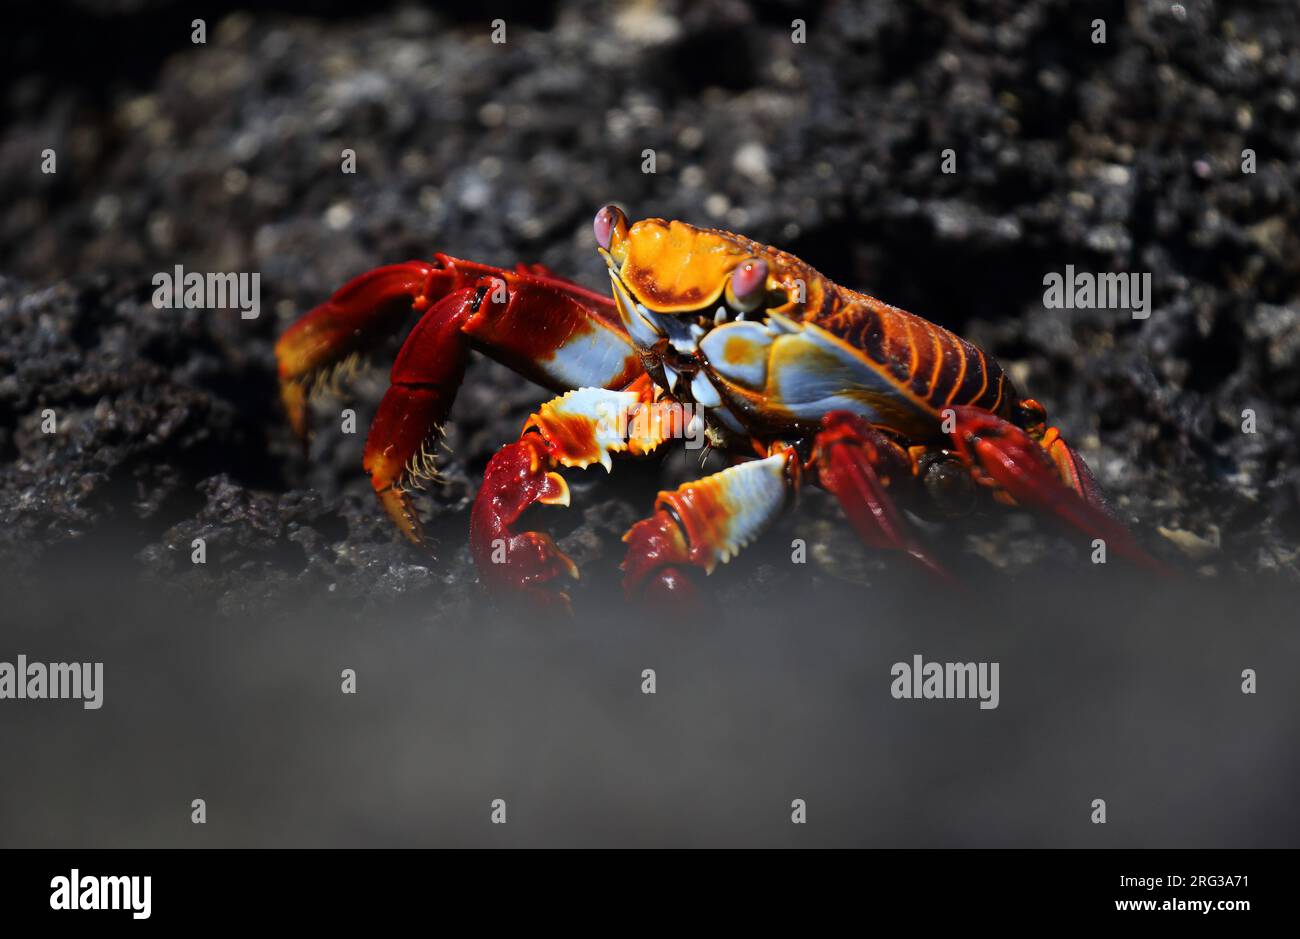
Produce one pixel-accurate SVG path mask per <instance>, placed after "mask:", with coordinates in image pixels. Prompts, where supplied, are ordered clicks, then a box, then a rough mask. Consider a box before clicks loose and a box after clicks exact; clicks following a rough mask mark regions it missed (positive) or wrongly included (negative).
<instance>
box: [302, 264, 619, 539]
mask: <svg viewBox="0 0 1300 939" xmlns="http://www.w3.org/2000/svg"><path fill="white" fill-rule="evenodd" d="M412 309H414V310H416V311H423V312H424V315H423V316H422V317H421V319H420V321H419V323H418V324H417V325H416V326H415V328H414V329H413V330H412V331H411V333H410V335H408V336H407V338H406V340H405V342H404V343H403V345H402V349H401V351H400V352H399V353H398V356H397V359H396V361H395V362H394V364H393V371H392V376H391V381H392V384H391V387H390V388H389V390H388V392H387V394H385V395H384V399H383V401H382V402H381V403H380V406H379V411H378V413H377V414H376V416H375V420H374V423H373V424H372V425H371V428H370V435H369V437H368V438H367V440H366V449H365V467H366V471H367V472H368V473H369V474H370V477H371V482H372V484H373V485H374V488H375V492H376V493H377V494H378V496H379V500H380V502H381V503H382V505H383V506H384V509H385V511H386V512H387V513H388V515H389V517H390V518H392V520H393V521H394V523H395V524H396V525H397V526H398V528H399V529H400V530H401V531H402V533H403V534H405V535H406V537H407V538H409V539H410V540H411V541H414V542H422V541H423V538H424V535H423V531H422V529H421V526H420V523H419V519H418V518H417V517H416V514H415V512H414V509H413V507H412V503H411V500H410V497H409V495H408V493H407V489H408V488H409V486H410V485H411V484H413V483H417V482H418V481H419V480H420V479H422V478H427V477H429V476H431V475H432V474H433V467H432V463H431V457H430V455H429V453H428V446H429V444H430V443H431V442H432V441H433V440H434V439H436V438H437V436H438V435H439V433H440V431H441V424H442V422H443V421H445V420H446V418H447V414H448V412H449V411H450V409H451V406H452V403H453V401H454V400H455V397H456V392H457V390H458V389H459V386H460V382H461V380H462V378H463V377H464V370H465V364H466V360H467V357H468V353H469V351H470V350H471V349H477V350H479V351H482V352H484V353H485V354H487V355H489V356H491V357H492V358H495V359H497V360H498V361H500V362H503V363H505V364H506V365H509V366H510V367H512V368H513V369H515V370H516V371H517V372H519V373H520V374H522V375H523V376H525V377H526V378H529V379H531V380H533V381H535V382H538V383H539V384H542V385H545V386H547V387H549V388H553V389H555V390H557V391H559V390H563V389H566V388H571V387H576V386H580V385H592V384H595V385H601V386H604V387H622V386H625V385H627V384H629V383H630V382H632V381H633V380H635V379H636V378H637V377H638V376H639V375H641V374H643V372H642V370H641V365H640V359H639V357H638V356H637V354H636V350H635V349H634V348H633V347H632V344H631V342H630V341H629V340H628V338H627V335H626V334H625V333H624V332H623V330H622V327H621V326H620V325H619V323H618V319H617V314H616V313H615V312H614V307H613V302H612V301H610V300H609V299H608V298H604V297H601V296H600V295H598V294H595V293H593V292H591V291H589V290H587V289H585V288H583V287H581V286H579V285H578V284H574V283H572V282H570V281H566V280H562V279H560V278H558V277H555V276H554V275H552V274H550V273H549V272H548V271H546V270H545V269H544V268H541V267H539V266H533V267H527V266H525V265H520V266H519V268H518V269H517V270H515V271H505V270H501V269H499V268H494V267H488V266H486V265H482V264H475V263H473V262H470V261H461V260H457V259H455V258H451V257H448V256H446V255H437V256H436V258H435V260H434V261H433V262H430V263H426V262H422V261H411V262H408V263H406V264H396V265H391V266H389V267H383V268H378V269H376V270H374V271H371V272H369V273H367V274H363V275H361V276H360V277H357V278H355V279H354V280H352V281H351V282H349V283H348V284H347V285H345V286H344V287H343V288H342V289H340V290H339V291H338V292H337V293H335V294H334V296H333V297H331V298H330V300H329V301H327V302H326V303H324V304H322V305H321V306H319V307H317V308H316V309H314V310H312V311H311V312H310V313H308V314H307V315H306V316H304V317H303V318H302V319H301V320H299V321H298V322H297V323H295V324H294V325H293V326H292V327H291V328H290V329H289V330H288V331H287V332H286V333H285V335H284V336H282V337H281V339H280V341H279V343H277V345H276V356H277V358H278V360H279V363H280V378H281V388H282V396H283V398H284V402H285V406H286V409H287V410H288V412H289V418H290V421H291V423H292V424H293V426H294V428H295V430H297V431H298V432H299V433H300V434H301V433H303V432H304V431H305V425H306V414H305V408H306V397H307V395H306V387H307V385H308V383H309V380H310V379H312V378H313V377H314V376H316V375H318V374H320V373H321V372H322V370H323V369H327V368H329V367H330V366H331V365H334V364H337V363H339V362H341V361H343V360H344V359H345V358H346V357H347V356H348V355H349V354H351V353H353V352H356V351H358V350H359V349H362V348H365V347H366V346H368V345H371V344H373V343H374V342H375V341H376V340H377V339H378V338H380V337H381V336H382V335H383V334H384V333H385V332H387V331H391V330H392V329H394V328H396V325H397V324H399V323H400V322H401V321H402V320H403V319H404V317H405V315H406V314H407V313H408V312H409V311H410V310H412Z"/></svg>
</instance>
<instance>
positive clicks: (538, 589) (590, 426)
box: [470, 379, 681, 605]
mask: <svg viewBox="0 0 1300 939" xmlns="http://www.w3.org/2000/svg"><path fill="white" fill-rule="evenodd" d="M650 393H651V386H650V383H649V380H648V379H642V380H641V381H640V382H638V383H636V384H635V385H633V386H632V387H631V388H629V389H627V390H624V391H610V390H608V389H603V388H579V389H578V390H576V391H571V392H569V393H568V394H565V395H562V396H560V397H558V398H556V399H554V400H552V401H548V402H547V403H546V404H543V405H542V406H541V408H540V409H539V410H538V411H537V413H536V414H533V415H532V416H531V417H529V418H528V420H527V422H526V423H525V424H524V430H523V433H522V434H521V436H520V438H519V440H518V441H517V442H515V443H511V444H507V445H506V446H504V447H502V448H501V449H500V450H499V451H497V453H496V455H495V456H493V457H492V460H491V461H490V462H489V463H488V467H487V471H486V473H485V474H484V477H483V485H482V487H481V488H480V489H479V493H478V497H477V498H476V499H475V500H474V508H473V511H472V512H471V515H470V549H471V551H472V552H473V555H474V561H475V564H476V565H477V566H478V569H479V574H480V576H481V577H482V578H483V580H484V582H485V583H487V584H489V585H491V586H494V587H497V588H505V589H506V590H511V591H521V592H523V593H525V594H528V595H530V596H533V597H536V598H537V599H539V600H541V601H542V602H546V603H550V602H555V601H558V602H559V603H560V604H561V605H567V603H568V597H567V596H566V595H565V594H564V593H563V592H562V591H554V590H550V589H542V585H543V584H545V583H546V582H547V581H550V580H552V579H554V578H555V577H556V576H558V575H560V574H568V575H570V576H571V577H575V578H576V577H577V576H578V568H577V566H576V565H575V564H574V563H573V561H572V560H570V559H569V557H568V556H567V555H565V554H564V553H563V552H562V551H561V550H560V549H559V547H557V546H556V544H555V542H554V541H553V540H552V539H551V537H550V536H549V535H547V534H544V533H542V532H536V531H525V532H518V533H516V532H515V531H514V530H513V526H514V524H515V522H517V521H518V520H519V518H520V516H521V515H522V514H523V512H524V511H525V510H526V509H527V508H528V507H529V506H530V505H533V504H534V503H539V502H540V503H543V504H547V505H566V506H567V505H568V504H569V487H568V485H566V483H565V482H564V477H562V476H561V475H560V474H559V473H558V472H556V471H555V470H556V468H558V467H561V466H565V467H574V466H576V467H583V468H585V467H588V466H590V465H592V464H593V463H600V464H601V465H602V466H604V467H605V469H606V470H607V471H608V470H610V469H611V467H612V460H611V454H614V453H622V452H631V453H633V454H643V453H649V452H650V451H651V450H653V449H654V448H655V447H657V446H659V444H661V443H662V442H663V441H664V440H665V439H666V438H667V437H668V435H669V434H670V433H671V432H673V427H672V425H671V420H672V419H673V415H674V414H680V413H681V412H680V409H675V406H674V405H673V404H672V403H671V402H661V403H658V404H656V403H653V402H651V401H650Z"/></svg>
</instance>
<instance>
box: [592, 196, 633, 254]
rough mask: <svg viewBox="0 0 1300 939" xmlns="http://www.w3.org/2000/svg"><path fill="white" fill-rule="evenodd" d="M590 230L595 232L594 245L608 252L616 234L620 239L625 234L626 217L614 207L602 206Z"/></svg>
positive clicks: (620, 210)
mask: <svg viewBox="0 0 1300 939" xmlns="http://www.w3.org/2000/svg"><path fill="white" fill-rule="evenodd" d="M592 228H593V229H594V230H595V232H596V244H598V245H600V246H601V247H602V248H604V249H605V250H606V251H608V250H609V249H610V245H612V244H613V243H614V235H615V234H616V233H617V235H618V236H619V237H620V238H622V237H623V236H624V235H626V234H627V216H626V215H624V214H623V210H622V209H620V208H619V207H618V206H616V205H606V206H602V207H601V209H600V211H599V212H597V213H596V220H595V221H594V222H593V223H592Z"/></svg>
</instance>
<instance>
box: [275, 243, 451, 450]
mask: <svg viewBox="0 0 1300 939" xmlns="http://www.w3.org/2000/svg"><path fill="white" fill-rule="evenodd" d="M446 273H447V272H445V271H441V270H439V269H438V266H437V264H431V263H428V262H425V261H407V262H406V263H405V264H390V265H388V266H387V267H377V268H375V269H374V270H373V271H367V272H366V273H365V274H362V275H361V276H359V277H354V278H353V279H352V280H350V281H348V282H347V283H346V284H344V285H343V286H342V287H341V288H339V289H338V290H337V291H336V292H335V293H334V296H332V297H330V298H329V299H328V300H327V301H325V302H324V303H322V304H321V305H320V306H318V307H316V308H315V309H313V310H312V311H311V312H309V313H307V314H305V315H304V316H302V317H301V318H299V319H298V320H297V321H296V322H295V323H294V324H293V325H292V326H290V327H289V328H288V329H287V330H286V331H285V333H284V335H282V336H281V337H280V339H279V341H278V342H276V344H275V357H276V360H277V362H278V364H279V371H280V397H281V399H282V400H283V401H284V408H285V411H286V412H287V413H288V415H289V423H290V424H291V425H292V426H293V430H294V433H296V434H297V435H298V436H300V437H303V436H305V435H306V433H307V396H308V392H309V390H310V388H309V385H310V379H311V378H313V377H314V376H316V375H318V374H320V373H321V372H322V371H323V370H324V369H327V368H329V367H330V366H332V365H335V364H337V363H339V362H341V361H343V360H344V359H345V358H347V356H348V355H350V354H351V353H353V352H357V351H360V350H363V349H365V348H368V347H370V346H372V345H373V344H374V343H375V342H376V341H378V340H379V339H380V338H382V337H383V336H384V335H385V334H387V333H390V332H392V331H393V330H395V329H397V328H398V327H399V326H400V325H401V323H402V321H403V320H404V319H405V318H406V315H407V314H408V313H409V312H410V310H411V307H412V306H415V305H419V304H418V301H419V300H420V299H421V298H423V297H425V295H426V294H427V293H428V292H429V291H430V289H431V288H434V287H437V286H442V282H443V281H444V279H445V278H444V276H443V275H445V274H446ZM439 296H441V294H439ZM433 299H437V297H434V298H433Z"/></svg>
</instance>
